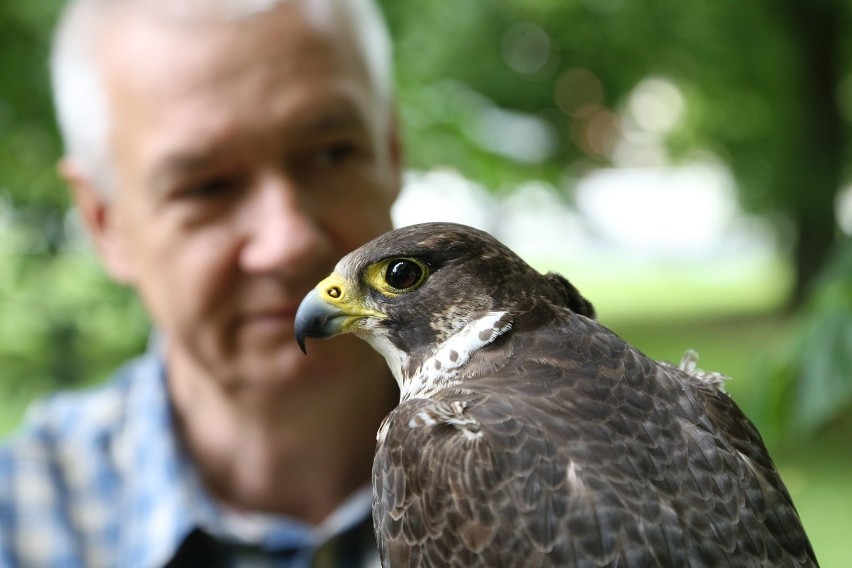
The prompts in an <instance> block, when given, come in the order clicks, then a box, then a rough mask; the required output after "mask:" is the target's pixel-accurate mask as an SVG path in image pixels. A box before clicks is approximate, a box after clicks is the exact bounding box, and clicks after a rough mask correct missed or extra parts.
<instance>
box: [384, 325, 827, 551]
mask: <svg viewBox="0 0 852 568" xmlns="http://www.w3.org/2000/svg"><path fill="white" fill-rule="evenodd" d="M564 321H569V322H570V325H559V326H555V325H550V326H545V327H543V328H540V329H537V330H536V331H535V332H529V333H526V334H523V335H518V334H514V336H513V337H512V339H511V340H510V341H507V342H506V343H505V344H504V345H502V346H500V348H499V349H494V350H493V351H489V352H482V353H480V354H479V355H478V357H477V358H474V360H472V361H471V364H470V367H469V370H468V372H469V375H470V376H469V378H468V379H467V380H466V381H465V385H466V388H467V389H469V390H472V391H473V392H471V393H468V394H464V393H459V392H454V391H452V390H448V391H444V392H442V393H441V394H440V395H438V396H436V397H435V400H426V399H412V400H410V401H408V402H407V403H404V404H402V405H401V406H400V407H398V408H397V409H396V410H395V411H394V412H393V413H392V416H391V419H392V420H393V422H392V424H391V425H390V429H389V432H390V436H389V437H388V438H387V439H386V441H385V443H384V444H383V445H382V446H381V447H379V449H378V453H377V459H376V462H375V464H376V465H375V470H374V483H375V487H376V489H377V494H376V503H375V505H376V508H375V513H374V515H375V522H376V529H377V534H378V535H380V537H381V540H382V541H383V542H385V543H387V545H386V548H385V550H384V554H385V559H386V560H385V565H386V566H394V567H397V566H470V567H475V566H482V567H486V566H490V567H494V566H515V565H516V564H515V563H514V562H517V561H518V560H519V559H523V564H522V565H523V566H722V565H724V566H780V565H789V566H811V565H814V562H815V561H814V560H813V554H812V551H811V550H810V547H809V545H808V543H807V541H806V540H803V538H802V536H797V535H802V534H803V533H802V531H801V526H800V523H799V521H798V517H797V516H796V514H795V510H794V509H793V507H792V503H791V502H790V498H789V495H788V494H787V493H786V490H785V489H784V488H783V485H782V483H781V481H780V479H779V477H778V475H777V472H776V471H775V469H774V466H773V465H772V463H771V461H770V460H769V459H768V456H767V455H766V453H765V450H764V449H763V446H762V443H761V442H760V438H759V436H758V435H757V432H756V431H755V430H754V428H753V426H751V423H750V422H748V420H747V419H746V418H745V417H744V416H743V415H742V414H741V413H740V411H739V410H738V409H737V408H736V406H735V405H734V404H733V402H732V401H731V399H730V398H729V397H728V396H727V395H726V394H724V393H720V392H718V390H715V389H713V388H710V386H709V385H706V384H704V383H701V382H699V381H695V380H694V379H693V378H692V377H690V376H689V375H688V374H687V373H685V372H682V371H679V370H678V369H676V368H674V367H668V366H661V365H659V364H657V363H656V362H654V361H651V360H650V359H648V358H646V357H644V356H643V355H642V354H640V353H639V352H637V351H636V350H634V349H633V348H632V347H630V346H629V345H627V344H626V343H624V342H623V341H622V340H620V339H619V338H618V337H616V336H615V335H614V334H611V333H610V332H609V331H607V330H606V329H604V328H603V327H601V326H600V325H598V324H597V323H595V322H593V321H590V320H587V319H585V318H581V317H579V316H576V315H571V314H565V317H564ZM566 346H570V347H571V350H570V351H569V350H567V349H566ZM510 352H511V353H515V354H517V353H528V352H529V353H541V352H548V353H551V355H550V356H549V357H548V358H546V359H544V361H542V358H541V357H539V358H537V359H534V360H529V361H527V360H525V359H523V358H518V357H509V358H508V359H506V355H507V353H510ZM558 353H568V354H571V355H570V356H564V355H563V356H562V358H563V359H564V360H565V362H566V365H564V366H563V365H561V364H560V356H559V355H557V354H558ZM493 359H505V362H504V365H503V366H502V367H501V368H500V369H499V371H497V372H490V371H489V372H488V373H486V374H480V373H478V371H477V368H484V369H489V370H490V369H492V368H494V364H493ZM601 361H604V362H610V363H608V364H607V363H603V364H602V363H601ZM517 375H522V376H525V377H527V378H528V380H529V383H523V384H521V383H519V382H518V381H509V380H506V378H507V377H512V376H517ZM454 403H455V404H458V403H460V404H463V405H464V407H465V411H464V412H465V415H467V416H470V417H471V419H473V420H475V421H476V422H477V423H478V424H480V425H481V438H480V439H478V440H476V441H473V442H472V441H470V440H467V439H465V437H464V436H461V435H459V432H458V431H457V429H455V428H453V427H452V426H449V425H447V424H441V423H436V424H430V425H415V426H414V427H412V426H411V425H410V424H409V422H411V420H412V418H411V417H412V416H416V415H417V414H418V413H419V412H423V411H424V409H428V408H429V407H430V405H434V404H454ZM720 411H721V413H720ZM720 428H721V429H723V430H722V431H727V430H728V429H730V430H731V433H732V436H731V437H730V439H729V437H728V436H720V434H719V432H720ZM744 452H745V453H744ZM741 455H744V456H748V460H749V461H751V460H753V465H749V461H746V460H744V459H743V458H742V457H741ZM756 471H757V472H759V474H757V473H756ZM406 477H407V478H408V485H406V486H405V487H404V488H403V487H400V485H399V484H400V480H401V479H404V478H406ZM402 496H404V497H402ZM767 510H768V511H773V512H772V514H771V518H767V516H764V517H759V516H757V515H756V514H755V511H767ZM436 543H440V545H439V546H436ZM438 551H440V557H436V556H435V555H436V554H438ZM507 559H512V560H511V563H507V562H508V560H507ZM785 563H786V564H785Z"/></svg>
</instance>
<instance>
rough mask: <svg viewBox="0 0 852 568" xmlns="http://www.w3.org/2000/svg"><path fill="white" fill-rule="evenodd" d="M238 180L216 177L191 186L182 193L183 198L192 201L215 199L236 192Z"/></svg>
mask: <svg viewBox="0 0 852 568" xmlns="http://www.w3.org/2000/svg"><path fill="white" fill-rule="evenodd" d="M237 183H238V180H237V179H235V178H231V177H216V178H210V179H207V180H203V181H200V182H197V183H194V184H190V185H189V186H187V188H186V189H184V190H183V191H182V192H180V196H181V197H186V198H192V199H213V198H216V197H221V196H223V195H226V194H228V193H230V192H232V191H233V190H234V188H235V187H236V186H237Z"/></svg>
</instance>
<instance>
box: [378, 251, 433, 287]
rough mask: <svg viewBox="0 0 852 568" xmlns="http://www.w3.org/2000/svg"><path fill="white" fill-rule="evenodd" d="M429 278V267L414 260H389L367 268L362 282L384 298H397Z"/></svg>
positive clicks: (398, 258)
mask: <svg viewBox="0 0 852 568" xmlns="http://www.w3.org/2000/svg"><path fill="white" fill-rule="evenodd" d="M428 276H429V265H427V264H426V263H425V262H422V261H420V260H417V259H415V258H400V257H397V258H389V259H387V260H380V261H378V262H376V263H374V264H371V265H370V266H369V267H367V271H366V274H365V275H364V282H365V283H366V284H367V285H368V286H370V287H371V288H373V289H374V290H376V291H378V292H380V293H381V294H384V295H385V296H390V297H393V296H398V295H400V294H406V293H408V292H411V291H413V290H416V289H417V288H419V287H420V286H421V285H422V284H423V283H424V282H425V281H426V278H427V277H428Z"/></svg>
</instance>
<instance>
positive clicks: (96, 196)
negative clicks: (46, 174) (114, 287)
mask: <svg viewBox="0 0 852 568" xmlns="http://www.w3.org/2000/svg"><path fill="white" fill-rule="evenodd" d="M58 169H59V174H60V175H61V176H62V178H63V179H64V180H65V182H66V183H67V184H68V188H69V190H70V191H71V197H72V198H73V200H74V203H75V205H76V206H77V211H78V213H79V215H80V217H81V218H82V220H83V224H84V225H85V227H86V230H87V232H88V233H89V237H90V238H91V239H92V243H93V244H94V247H95V250H96V251H97V253H98V257H99V258H100V259H101V263H102V264H103V265H104V268H105V269H106V271H107V273H109V275H110V276H111V277H112V278H113V280H115V281H117V282H120V283H122V284H130V283H132V281H133V270H132V263H131V259H130V256H129V255H128V251H127V250H126V249H127V246H126V243H125V240H124V235H123V234H122V232H121V231H119V230H117V223H116V220H117V219H116V217H117V212H116V201H115V199H114V198H112V197H110V196H108V195H107V194H106V191H103V190H101V188H99V187H98V185H97V182H96V181H95V180H94V179H93V178H92V176H91V175H90V174H88V173H87V172H86V171H85V170H84V169H83V168H82V167H81V166H80V164H79V163H78V162H76V161H75V160H73V159H72V158H63V159H62V160H60V162H59V167H58Z"/></svg>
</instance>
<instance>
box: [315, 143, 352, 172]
mask: <svg viewBox="0 0 852 568" xmlns="http://www.w3.org/2000/svg"><path fill="white" fill-rule="evenodd" d="M355 152H356V148H355V145H354V144H351V143H349V142H339V143H336V144H329V145H328V146H325V147H323V148H321V149H320V150H319V151H318V152H316V154H315V155H314V164H315V165H316V166H318V167H320V168H328V167H332V166H336V165H338V164H340V163H342V162H345V161H346V160H348V159H349V158H351V157H352V156H353V155H354V154H355Z"/></svg>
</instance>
